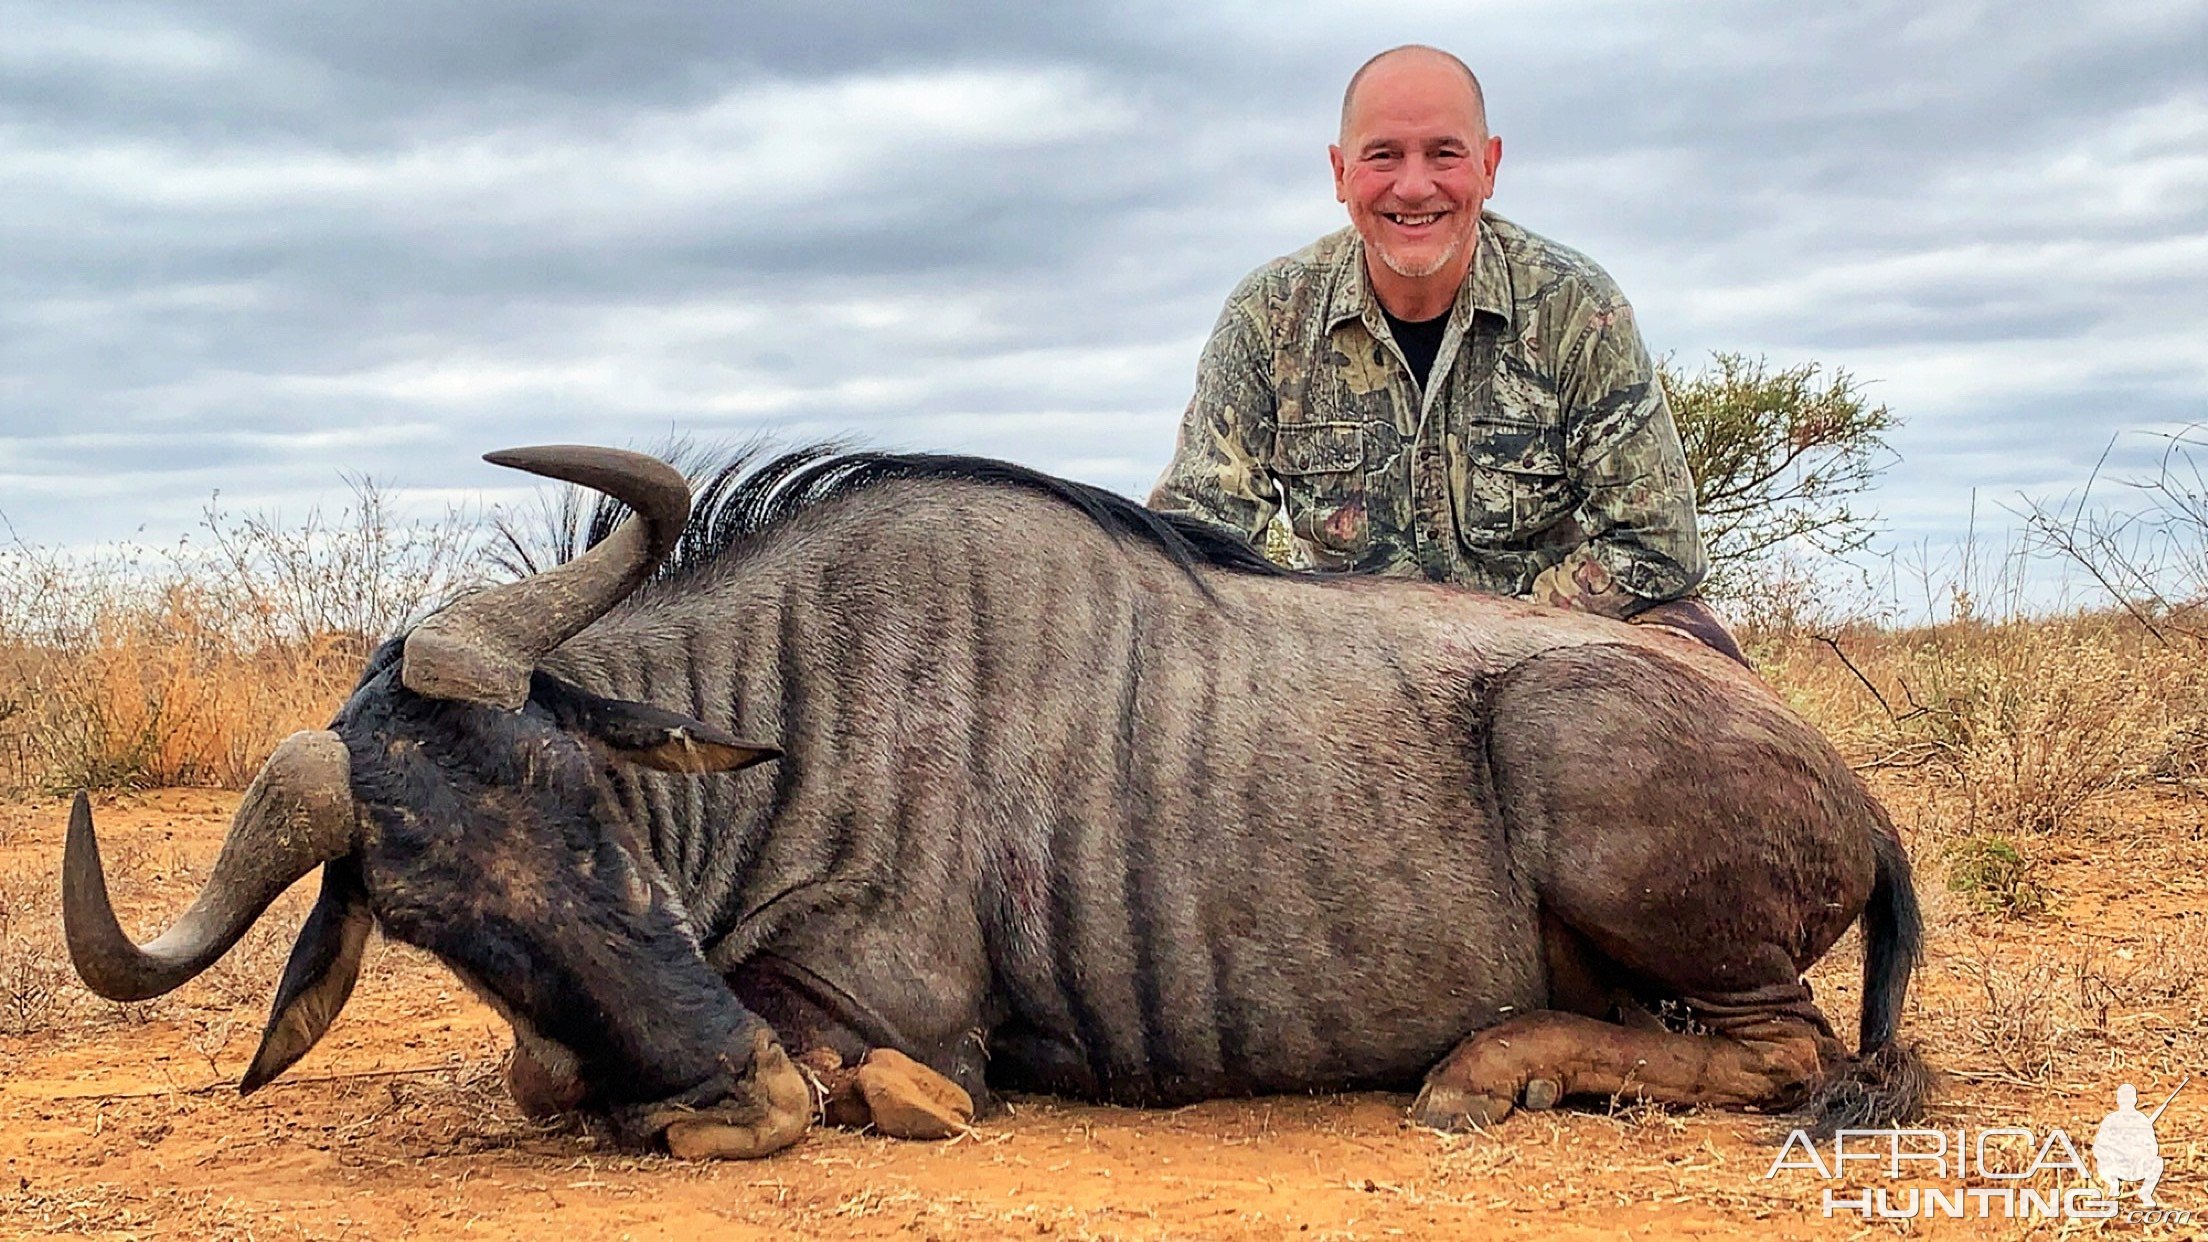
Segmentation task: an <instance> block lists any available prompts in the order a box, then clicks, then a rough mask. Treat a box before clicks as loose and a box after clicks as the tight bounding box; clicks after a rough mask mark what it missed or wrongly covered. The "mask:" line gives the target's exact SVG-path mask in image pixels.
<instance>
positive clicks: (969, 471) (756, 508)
mask: <svg viewBox="0 0 2208 1242" xmlns="http://www.w3.org/2000/svg"><path fill="white" fill-rule="evenodd" d="M662 455H663V456H665V457H667V458H668V460H670V461H671V462H673V463H674V465H675V466H676V467H677V468H678V469H680V470H682V472H683V473H684V474H685V475H687V476H688V477H689V479H690V485H691V490H692V492H693V494H694V496H695V500H694V501H693V503H692V504H691V507H690V520H689V523H688V524H687V526H686V527H685V529H684V530H683V533H682V540H681V542H680V543H678V544H677V545H676V546H675V550H674V552H673V553H671V554H670V555H669V556H668V557H667V560H666V561H665V562H664V563H663V564H662V565H661V566H660V568H659V571H658V572H657V573H656V574H654V575H653V579H652V581H653V582H655V583H663V584H673V583H680V582H683V581H686V580H689V579H692V578H696V577H698V576H699V575H701V574H703V573H705V572H706V571H708V570H710V569H711V568H712V567H713V566H715V565H718V564H721V563H723V562H724V561H725V560H726V559H727V558H729V557H730V556H732V555H734V554H736V553H738V552H740V551H741V550H743V549H745V548H749V547H752V546H755V545H756V544H757V542H758V541H759V540H760V539H762V538H764V537H766V536H767V535H769V534H770V533H771V532H773V531H774V530H776V529H777V528H779V527H780V526H782V525H783V524H784V523H786V522H788V521H790V520H791V519H792V518H795V517H796V516H797V515H799V514H801V513H804V512H807V511H808V510H811V509H813V508H814V507H816V506H818V505H821V504H824V503H827V502H829V501H832V500H836V499H839V498H841V497H845V496H849V495H852V494H854V493H857V492H861V491H865V490H867V489H868V488H872V487H875V486H878V485H880V484H883V483H888V482H891V481H895V480H915V481H919V480H952V481H958V482H967V483H975V484H980V485H983V486H990V487H1009V488H1015V489H1018V490H1021V491H1026V492H1031V493H1034V494H1036V495H1041V496H1048V497H1050V498H1052V499H1054V500H1057V501H1060V502H1061V503H1064V504H1067V505H1070V506H1072V507H1073V508H1075V509H1077V510H1079V511H1080V512H1081V513H1082V514H1083V515H1085V516H1086V517H1087V518H1088V519H1089V520H1090V521H1092V522H1094V523H1096V525H1097V526H1099V527H1101V528H1102V529H1104V530H1106V531H1108V532H1110V533H1111V534H1112V535H1113V536H1115V537H1118V538H1129V539H1136V540H1139V541H1142V542H1145V543H1148V544H1151V545H1152V546H1154V547H1156V548H1158V549H1159V550H1160V551H1162V552H1164V553H1165V554H1166V556H1167V557H1169V558H1170V559H1171V560H1172V561H1173V563H1174V564H1176V565H1178V566H1180V567H1181V568H1182V569H1183V570H1186V571H1188V572H1189V573H1191V574H1193V573H1195V571H1196V570H1198V569H1199V568H1214V569H1224V570H1228V571H1231V572H1234V573H1247V574H1263V575H1276V576H1277V575H1284V574H1287V573H1289V572H1290V571H1288V570H1285V569H1282V568H1280V567H1279V566H1277V565H1275V564H1274V563H1273V562H1271V561H1269V560H1267V559H1266V558H1265V555H1264V554H1263V553H1262V552H1260V551H1258V550H1257V549H1256V548H1255V547H1253V546H1251V544H1250V543H1249V542H1248V541H1246V540H1244V539H1242V538H1241V537H1240V536H1238V535H1236V534H1235V533H1234V532H1232V531H1229V530H1227V529H1225V528H1223V527H1218V526H1213V525H1211V524H1210V523H1207V522H1204V521H1201V520H1198V519H1195V518H1189V517H1183V516H1181V515H1179V514H1169V513H1157V512H1154V511H1152V510H1150V509H1147V508H1145V507H1143V506H1142V505H1141V504H1139V503H1137V502H1135V501H1133V500H1130V499H1128V498H1127V497H1125V496H1121V495H1119V494H1118V493H1116V492H1110V491H1106V490H1105V489H1103V488H1101V487H1096V486H1093V485H1091V484H1087V483H1079V482H1075V481H1074V480H1071V479H1063V478H1059V477H1058V476H1056V475H1051V474H1045V473H1043V472H1042V471H1040V470H1034V469H1030V468H1029V467H1026V466H1020V465H1014V464H1013V463H1011V462H1006V461H998V460H995V459H992V458H987V457H967V456H960V455H955V454H942V453H886V452H875V451H867V450H847V449H843V448H842V447H841V446H839V445H836V444H833V443H829V444H813V445H807V446H805V447H803V448H799V449H795V450H792V451H789V452H785V453H782V454H780V455H777V456H774V457H767V456H766V450H765V449H764V448H763V447H762V446H758V445H752V446H749V447H745V448H741V449H737V450H735V451H734V452H733V453H722V454H714V453H704V452H700V451H698V450H695V449H692V448H689V447H687V446H677V447H676V448H675V449H673V450H672V451H670V452H667V453H664V454H662ZM716 457H718V458H719V460H718V461H717V462H716V461H715V460H714V458H716ZM628 515H629V508H628V506H627V505H624V504H622V503H621V502H619V501H617V500H613V499H611V498H608V497H605V496H600V497H599V498H598V500H597V502H596V504H594V505H593V506H591V508H590V510H589V512H588V513H587V514H585V513H584V512H583V511H582V509H581V502H580V500H579V493H577V492H575V491H572V490H571V491H570V492H569V493H568V496H567V498H566V499H565V500H564V501H563V502H562V505H561V508H560V509H559V511H558V512H556V513H555V514H554V515H553V519H552V520H553V524H554V525H555V527H556V528H558V529H556V531H555V541H556V543H557V546H556V547H555V548H553V549H551V552H552V555H551V556H549V557H548V556H545V555H544V554H543V552H542V551H541V550H538V551H533V550H531V549H530V548H529V547H528V546H527V541H526V540H524V539H523V538H521V537H519V536H518V535H517V533H516V532H515V531H514V530H513V529H512V528H511V527H502V528H501V534H502V536H503V537H504V539H505V542H506V547H505V549H504V555H503V557H502V558H501V559H502V560H503V561H504V562H505V565H506V567H507V568H508V569H511V570H513V571H515V572H517V573H535V572H538V571H540V570H542V569H543V568H545V567H546V562H547V561H549V562H550V563H551V564H559V563H562V562H565V561H570V560H573V559H574V558H575V557H577V556H579V555H581V554H582V553H583V551H585V550H586V549H588V548H591V547H593V546H596V545H597V544H598V543H599V542H600V541H601V540H604V539H605V538H606V537H607V536H609V535H611V534H612V533H613V531H614V528H615V527H617V526H619V525H620V524H621V522H622V521H623V520H624V519H626V518H627V517H628Z"/></svg>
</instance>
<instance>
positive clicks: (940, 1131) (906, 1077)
mask: <svg viewBox="0 0 2208 1242" xmlns="http://www.w3.org/2000/svg"><path fill="white" fill-rule="evenodd" d="M858 1088H859V1095H860V1097H861V1098H863V1099H864V1100H865V1101H866V1111H867V1113H868V1115H869V1116H870V1117H871V1118H872V1119H873V1122H874V1128H875V1130H877V1131H879V1132H880V1133H883V1134H887V1135H889V1136H890V1137H891V1138H902V1139H943V1138H949V1137H951V1136H952V1135H954V1134H960V1133H963V1132H964V1131H965V1130H966V1127H968V1126H969V1125H972V1124H973V1120H974V1100H973V1097H972V1096H970V1095H968V1094H966V1091H965V1089H964V1088H962V1087H960V1086H959V1085H958V1084H957V1083H955V1082H952V1081H951V1080H950V1079H948V1078H945V1077H944V1076H943V1075H941V1074H938V1073H936V1072H935V1071H934V1070H932V1069H929V1068H928V1067H927V1066H925V1065H922V1064H921V1063H919V1062H918V1061H915V1060H913V1059H912V1058H911V1057H908V1056H906V1055H905V1054H904V1053H902V1052H899V1051H897V1050H896V1049H894V1048H876V1049H874V1050H873V1051H872V1052H869V1053H867V1054H866V1060H865V1061H864V1062H862V1063H860V1065H859V1073H858Z"/></svg>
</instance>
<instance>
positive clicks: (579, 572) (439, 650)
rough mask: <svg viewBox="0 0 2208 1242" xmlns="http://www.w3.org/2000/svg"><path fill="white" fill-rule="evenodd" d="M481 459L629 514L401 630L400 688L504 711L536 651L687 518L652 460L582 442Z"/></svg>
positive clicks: (560, 635)
mask: <svg viewBox="0 0 2208 1242" xmlns="http://www.w3.org/2000/svg"><path fill="white" fill-rule="evenodd" d="M483 460H485V461H488V462H491V463H492V464H494V465H500V466H511V467H513V468H514V469H516V470H526V471H528V472H529V473H531V474H541V475H544V476H545V477H547V478H553V479H561V480H565V481H566V482H569V483H580V484H582V485H583V486H584V487H590V488H595V489H597V490H598V491H601V492H604V493H605V494H607V495H608V496H611V497H613V498H614V499H616V500H619V501H621V502H622V503H624V504H626V505H628V506H629V508H631V509H633V510H635V513H636V516H635V517H633V518H630V519H629V520H628V521H626V522H623V523H622V524H621V526H620V529H618V530H616V531H614V532H613V534H611V535H609V536H607V537H606V539H605V540H604V541H603V542H601V543H599V544H598V546H596V547H594V548H592V549H590V550H589V551H588V552H585V553H583V554H582V555H581V556H579V557H577V558H575V559H574V560H572V561H569V562H568V563H567V564H565V565H559V566H555V567H554V568H552V569H548V570H546V571H545V572H543V573H541V574H537V575H535V576H533V577H529V578H524V579H522V580H521V581H520V582H512V583H508V584H506V585H504V586H498V587H492V588H491V589H490V590H487V591H482V592H479V593H477V594H475V595H471V596H469V597H468V598H466V599H464V600H461V601H460V602H459V603H456V604H454V605H453V606H452V607H450V608H447V609H445V610H444V611H443V612H440V613H438V614H437V615H436V616H433V617H431V618H430V619H428V620H427V621H424V622H422V623H421V624H420V625H418V626H416V627H415V628H414V632H413V633H412V634H409V635H407V639H406V662H405V666H404V668H403V669H402V671H401V673H400V678H401V680H403V681H404V682H405V684H406V688H407V689H409V690H412V691H413V692H414V693H416V694H421V695H427V696H428V697H430V698H434V699H458V700H461V701H463V702H469V703H487V704H490V705H491V706H494V707H503V708H506V709H508V710H513V709H516V708H519V707H520V706H521V705H522V704H523V703H524V702H526V701H527V700H528V698H529V674H530V671H531V670H532V669H534V668H535V667H536V662H537V658H538V657H539V656H542V655H544V654H545V653H546V652H548V651H550V650H552V649H553V648H554V647H557V646H559V645H560V644H561V643H564V642H566V641H567V640H568V639H570V638H573V637H574V636H575V635H576V634H577V633H579V632H581V630H582V629H583V627H584V626H587V625H589V624H590V623H591V622H593V621H595V620H597V619H598V618H599V617H601V616H604V615H605V612H606V610H607V609H609V608H611V607H613V606H614V605H615V604H617V603H619V602H620V601H621V600H622V598H623V597H625V596H626V595H628V593H629V592H631V591H633V590H635V589H636V588H637V586H638V585H639V584H641V583H642V582H643V581H644V580H645V579H646V578H648V577H650V576H651V573H652V571H653V570H654V569H657V568H658V567H659V563H660V562H661V561H663V560H665V559H666V558H667V554H668V553H669V552H672V551H674V548H675V544H676V542H677V541H679V540H680V539H681V538H682V529H683V525H684V523H685V522H687V521H688V520H689V517H690V484H689V482H688V481H687V480H685V479H684V478H683V477H682V472H681V471H679V470H676V469H675V468H674V467H673V466H670V465H668V464H667V463H666V462H663V461H661V460H659V459H658V458H656V457H647V456H645V455H644V454H642V453H631V452H627V451H624V450H622V449H610V448H593V447H590V446H588V445H576V444H552V445H544V446H542V447H538V448H519V449H504V450H501V451H499V452H496V453H487V454H485V455H484V458H483Z"/></svg>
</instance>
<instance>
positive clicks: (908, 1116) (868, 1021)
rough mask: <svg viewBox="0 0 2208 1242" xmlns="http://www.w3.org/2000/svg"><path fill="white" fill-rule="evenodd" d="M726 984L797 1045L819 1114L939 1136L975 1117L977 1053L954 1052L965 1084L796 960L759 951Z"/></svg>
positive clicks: (901, 1134)
mask: <svg viewBox="0 0 2208 1242" xmlns="http://www.w3.org/2000/svg"><path fill="white" fill-rule="evenodd" d="M727 978H728V983H729V987H730V988H732V989H733V990H734V991H735V993H736V996H737V999H738V1000H740V1001H742V1002H743V1005H744V1007H745V1008H746V1009H749V1010H751V1011H752V1012H753V1013H756V1014H758V1015H759V1016H760V1017H761V1018H762V1019H764V1020H765V1021H766V1022H767V1023H768V1025H770V1026H772V1027H773V1028H774V1030H775V1033H776V1034H777V1035H779V1036H780V1037H781V1039H782V1042H783V1044H784V1045H785V1046H787V1047H789V1048H791V1049H793V1050H795V1057H796V1060H797V1064H798V1066H799V1067H800V1068H801V1069H803V1070H804V1071H805V1072H806V1073H807V1074H809V1075H810V1076H811V1077H812V1079H813V1081H814V1083H815V1085H816V1088H817V1090H818V1091H819V1093H820V1097H821V1098H820V1111H821V1119H822V1120H823V1121H826V1122H827V1123H828V1124H829V1125H834V1126H843V1127H846V1128H849V1129H862V1128H865V1127H868V1126H871V1127H873V1128H874V1129H875V1130H876V1131H877V1132H879V1133H882V1134H886V1135H889V1136H890V1137H892V1138H905V1139H941V1138H949V1137H951V1136H952V1135H954V1134H958V1133H959V1132H961V1131H963V1130H964V1129H965V1128H966V1127H967V1126H968V1125H969V1124H971V1123H972V1121H973V1119H974V1112H975V1099H976V1097H977V1096H979V1097H980V1098H981V1099H982V1100H984V1101H988V1100H989V1099H990V1097H989V1096H988V1095H987V1094H986V1091H985V1090H984V1089H982V1088H981V1087H980V1080H981V1073H982V1066H981V1061H980V1058H979V1057H978V1056H976V1057H971V1058H961V1057H954V1058H953V1065H954V1067H955V1066H959V1065H962V1064H963V1065H968V1066H969V1068H970V1072H971V1074H972V1077H973V1081H974V1082H975V1084H976V1088H975V1090H973V1091H971V1092H969V1090H968V1089H967V1088H965V1087H963V1086H962V1085H960V1084H959V1083H958V1082H955V1081H953V1080H952V1079H951V1078H949V1077H946V1076H944V1075H943V1074H940V1073H937V1072H936V1071H935V1070H933V1069H931V1068H929V1067H928V1066H927V1065H925V1064H923V1063H921V1062H919V1061H917V1060H914V1059H913V1058H912V1057H910V1056H907V1055H905V1054H904V1053H903V1052H901V1051H899V1050H898V1048H897V1047H896V1046H895V1045H896V1044H897V1043H898V1042H901V1037H900V1035H899V1033H897V1032H895V1031H892V1030H889V1029H887V1027H886V1025H885V1023H884V1021H883V1020H882V1019H881V1018H880V1017H878V1016H876V1015H874V1014H872V1013H869V1012H864V1010H865V1006H863V1005H862V1004H860V1002H858V1001H857V1000H855V999H853V998H851V997H849V996H847V995H845V994H843V991H842V989H840V988H838V987H836V985H835V984H833V983H831V982H829V981H828V980H826V979H823V978H820V977H819V976H817V975H815V974H814V973H813V972H811V971H809V970H806V969H805V968H803V967H801V966H798V965H797V964H796V963H793V962H790V961H787V960H785V959H782V958H779V957H777V956H774V955H772V954H760V955H758V956H756V957H754V958H753V959H752V960H751V961H748V962H746V963H745V964H744V965H742V966H740V967H738V968H737V969H735V970H734V971H731V972H730V973H729V975H728V976H727Z"/></svg>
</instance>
